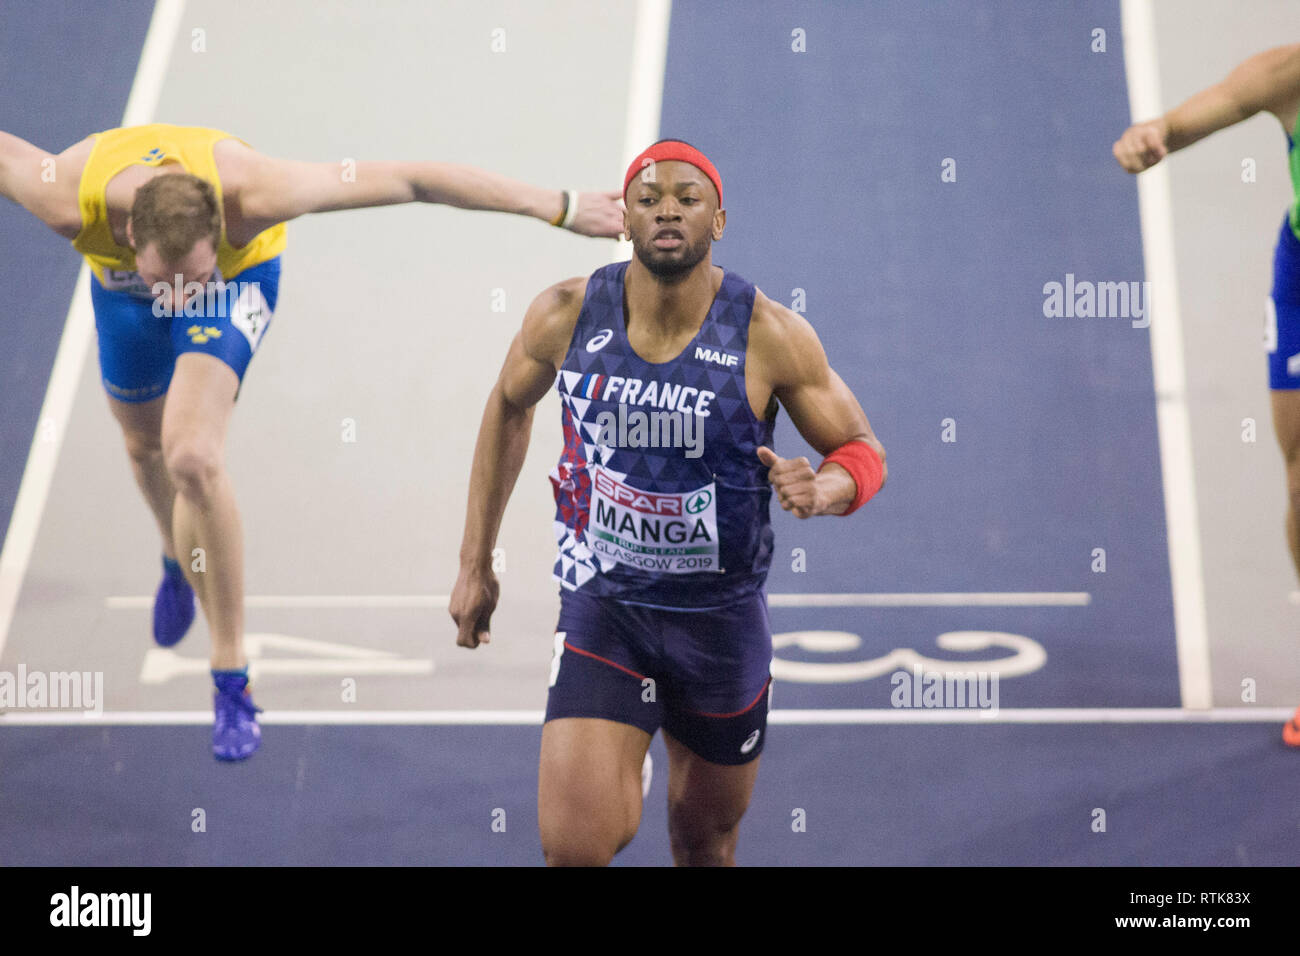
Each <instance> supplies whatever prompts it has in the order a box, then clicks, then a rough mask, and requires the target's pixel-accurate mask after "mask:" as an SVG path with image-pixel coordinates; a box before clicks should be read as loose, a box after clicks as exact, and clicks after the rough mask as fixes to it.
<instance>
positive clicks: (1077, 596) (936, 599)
mask: <svg viewBox="0 0 1300 956" xmlns="http://www.w3.org/2000/svg"><path fill="white" fill-rule="evenodd" d="M1091 601H1092V595H1090V594H1089V593H1088V592H1087V591H969V592H951V593H948V592H934V593H926V592H918V593H915V594H909V593H899V594H890V593H879V594H769V595H768V597H767V603H768V606H769V607H1086V606H1087V605H1088V604H1089V603H1091ZM450 602H451V597H450V595H446V594H260V595H259V594H252V595H249V596H248V597H246V598H245V599H244V606H245V607H256V608H327V609H328V608H445V607H448V606H449V604H450ZM104 606H105V607H106V608H108V609H109V610H113V611H124V610H131V611H138V610H148V609H149V608H151V607H153V597H152V596H150V595H146V594H131V595H119V596H116V597H109V598H105V599H104Z"/></svg>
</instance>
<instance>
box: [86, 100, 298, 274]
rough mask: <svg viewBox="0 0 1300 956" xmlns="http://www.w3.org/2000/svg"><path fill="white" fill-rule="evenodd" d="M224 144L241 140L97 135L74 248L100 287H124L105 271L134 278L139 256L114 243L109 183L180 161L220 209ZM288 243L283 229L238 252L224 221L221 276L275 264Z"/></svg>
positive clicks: (164, 131)
mask: <svg viewBox="0 0 1300 956" xmlns="http://www.w3.org/2000/svg"><path fill="white" fill-rule="evenodd" d="M223 139H238V137H235V136H231V135H230V134H229V133H223V132H221V130H215V129H205V128H204V127H201V126H170V125H167V124H165V123H154V124H153V125H150V126H130V127H126V128H124V129H110V130H105V131H104V132H102V133H96V134H95V144H94V146H92V147H91V150H90V157H89V158H88V159H87V160H86V167H85V169H84V170H82V173H81V183H80V185H79V186H78V189H77V202H78V205H79V206H80V207H81V232H79V233H77V238H76V239H74V240H72V248H74V249H76V250H77V251H78V252H80V253H81V254H82V255H83V256H84V257H85V259H86V262H87V263H88V264H89V265H90V268H91V269H92V270H93V271H94V273H95V275H96V277H98V279H99V281H100V282H101V283H104V284H105V285H114V286H116V285H118V284H119V282H111V283H110V281H109V279H108V277H107V276H106V273H105V270H113V271H116V272H126V273H134V272H135V253H134V252H133V251H132V250H131V249H129V248H127V247H125V246H119V245H118V244H117V243H116V242H115V241H114V240H113V231H112V230H111V229H110V228H109V225H108V203H107V201H106V200H105V197H104V190H105V189H106V188H107V186H108V182H109V180H110V179H112V178H113V177H114V176H116V175H117V174H118V173H120V172H121V171H122V170H124V169H125V168H126V167H128V166H134V165H136V164H139V165H142V166H159V165H161V164H162V163H163V162H164V161H178V160H179V162H180V164H181V166H182V167H184V169H185V171H186V172H188V173H193V174H194V175H195V176H198V177H199V178H200V179H203V180H206V181H207V182H209V183H211V184H212V186H213V188H214V189H216V191H217V206H218V208H220V207H221V202H222V199H221V177H220V176H219V175H218V174H217V164H216V161H215V160H214V159H213V158H212V146H213V144H215V143H217V142H219V141H220V140H223ZM240 142H241V143H242V142H243V140H240ZM245 145H247V144H246V143H245ZM286 238H287V235H286V230H285V225H284V223H280V224H279V225H276V226H272V227H271V228H270V229H267V230H265V231H264V232H260V233H258V234H257V236H256V237H255V238H254V239H253V241H252V242H250V243H249V244H248V245H246V246H243V247H242V248H239V249H236V248H234V247H233V246H231V245H230V243H228V242H227V241H226V227H225V222H224V220H223V222H222V226H221V241H220V242H219V243H218V245H217V268H218V269H220V270H221V276H222V278H224V279H232V278H234V277H235V276H237V275H239V273H241V272H243V271H244V270H245V269H249V268H252V267H253V266H255V265H258V264H260V263H263V262H266V261H267V260H269V259H274V258H275V257H276V256H278V255H279V254H280V253H281V252H282V251H283V250H284V246H285V241H286Z"/></svg>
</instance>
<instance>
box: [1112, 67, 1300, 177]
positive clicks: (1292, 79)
mask: <svg viewBox="0 0 1300 956" xmlns="http://www.w3.org/2000/svg"><path fill="white" fill-rule="evenodd" d="M1297 108H1300V43H1293V44H1291V45H1289V46H1280V47H1275V48H1273V49H1271V50H1265V51H1264V52H1263V53H1257V54H1256V55H1255V56H1252V57H1251V58H1250V59H1248V60H1245V61H1244V62H1242V63H1241V64H1239V65H1238V66H1237V67H1236V69H1234V70H1233V71H1232V72H1231V73H1229V74H1228V76H1227V77H1226V78H1225V79H1224V80H1223V81H1222V82H1221V83H1216V84H1214V85H1213V86H1210V87H1207V88H1206V89H1203V90H1201V91H1200V92H1199V93H1196V94H1195V95H1194V96H1191V97H1189V98H1188V99H1187V100H1185V101H1183V102H1182V103H1179V104H1178V105H1177V106H1175V107H1174V108H1173V109H1171V110H1170V111H1169V112H1168V113H1166V114H1165V115H1164V116H1160V117H1157V118H1156V119H1153V120H1147V121H1146V122H1143V123H1135V124H1133V125H1132V126H1130V127H1129V128H1128V129H1127V130H1125V131H1124V134H1123V135H1122V136H1121V137H1120V138H1119V139H1118V140H1117V141H1116V142H1115V145H1114V146H1113V147H1112V150H1111V151H1112V152H1113V153H1114V154H1115V159H1116V160H1118V162H1119V164H1120V165H1121V166H1123V167H1124V169H1126V170H1127V171H1128V172H1130V173H1140V172H1142V171H1143V170H1144V169H1149V168H1150V167H1152V166H1154V165H1155V164H1156V163H1158V162H1160V160H1161V159H1163V158H1164V157H1165V156H1166V154H1168V153H1172V152H1175V151H1176V150H1180V149H1183V148H1185V147H1187V146H1190V145H1192V144H1193V143H1195V142H1197V141H1198V140H1201V139H1204V138H1205V137H1206V136H1209V135H1210V134H1211V133H1216V132H1218V131H1219V130H1221V129H1225V128H1226V127H1229V126H1232V125H1234V124H1236V123H1240V122H1241V121H1242V120H1246V119H1249V118H1250V117H1252V116H1254V115H1255V114H1256V113H1258V112H1260V111H1261V110H1267V111H1269V112H1270V113H1272V114H1273V115H1275V116H1277V118H1278V119H1279V120H1281V121H1282V124H1283V125H1284V126H1287V125H1289V124H1290V123H1291V122H1292V121H1293V120H1294V119H1295V114H1296V110H1297Z"/></svg>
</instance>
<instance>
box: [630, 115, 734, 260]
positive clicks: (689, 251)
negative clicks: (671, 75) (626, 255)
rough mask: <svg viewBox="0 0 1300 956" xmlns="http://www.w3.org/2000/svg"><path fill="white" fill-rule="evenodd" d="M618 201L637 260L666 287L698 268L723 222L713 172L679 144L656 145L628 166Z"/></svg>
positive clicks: (719, 189) (718, 183)
mask: <svg viewBox="0 0 1300 956" xmlns="http://www.w3.org/2000/svg"><path fill="white" fill-rule="evenodd" d="M623 200H624V202H625V203H626V204H627V212H626V214H625V216H624V228H625V230H626V232H627V235H628V238H629V239H631V240H632V248H633V250H634V251H635V253H636V257H637V259H638V260H639V261H640V262H641V264H642V265H644V266H645V267H646V268H647V269H649V270H650V271H651V272H652V273H654V274H655V275H656V276H658V277H659V278H660V279H664V280H667V281H673V280H676V279H680V278H683V277H684V276H685V275H686V274H687V273H689V272H690V271H691V270H692V269H694V268H695V267H696V266H697V265H699V264H700V263H701V262H703V261H704V260H705V259H706V258H707V257H708V255H709V246H710V244H711V243H713V242H714V241H716V240H718V239H721V238H722V229H723V227H724V226H725V225H726V222H727V213H726V211H725V210H723V208H722V179H721V178H720V177H719V176H718V171H717V170H716V169H715V168H714V166H713V164H712V163H711V162H709V160H708V157H706V156H705V155H704V154H703V153H701V152H700V151H699V150H698V149H696V148H695V147H694V146H692V145H690V144H689V143H683V142H682V141H681V140H679V139H661V140H660V141H659V142H657V143H655V144H654V145H653V146H651V147H650V148H648V149H647V150H645V151H644V152H643V153H642V154H641V155H640V156H638V157H637V158H636V159H634V160H632V165H631V166H629V167H628V168H627V175H626V176H625V177H624V178H623Z"/></svg>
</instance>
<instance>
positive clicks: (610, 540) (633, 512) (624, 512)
mask: <svg viewBox="0 0 1300 956" xmlns="http://www.w3.org/2000/svg"><path fill="white" fill-rule="evenodd" d="M592 471H593V475H592V495H591V509H592V510H591V520H590V521H589V522H588V524H587V539H588V543H589V546H590V547H591V550H592V551H594V552H595V553H596V554H598V555H600V556H601V557H602V558H604V559H605V560H606V561H614V562H616V563H618V564H626V565H629V566H631V567H635V568H641V569H642V570H645V571H658V572H661V573H664V574H693V573H696V572H699V571H720V570H721V568H719V567H718V513H717V502H716V497H717V495H716V489H715V488H714V486H713V483H712V482H710V483H709V484H707V485H705V486H704V487H702V488H696V489H695V490H694V491H684V492H679V493H676V494H664V493H662V492H657V491H645V490H643V489H640V488H635V487H633V486H632V485H629V484H627V483H625V482H623V481H620V480H619V479H618V478H615V477H614V475H613V474H611V473H610V472H608V471H606V470H605V469H604V468H602V467H600V466H599V465H597V466H595V467H594V468H593V469H592Z"/></svg>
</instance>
